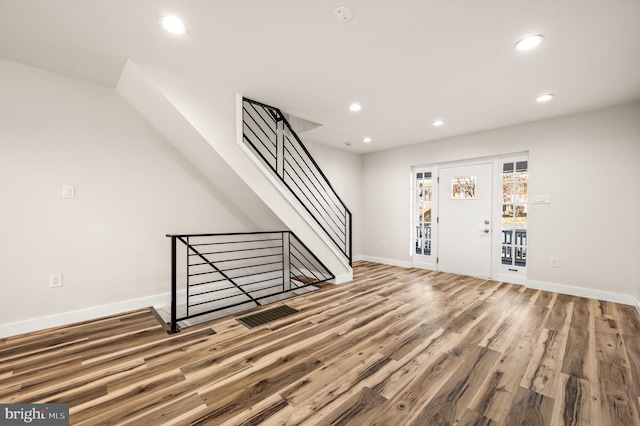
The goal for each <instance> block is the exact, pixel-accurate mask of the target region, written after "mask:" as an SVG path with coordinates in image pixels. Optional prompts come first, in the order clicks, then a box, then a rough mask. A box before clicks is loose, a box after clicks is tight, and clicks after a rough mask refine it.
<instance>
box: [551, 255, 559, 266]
mask: <svg viewBox="0 0 640 426" xmlns="http://www.w3.org/2000/svg"><path fill="white" fill-rule="evenodd" d="M551 267H552V268H557V267H558V258H557V257H552V258H551Z"/></svg>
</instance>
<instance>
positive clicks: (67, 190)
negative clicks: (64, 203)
mask: <svg viewBox="0 0 640 426" xmlns="http://www.w3.org/2000/svg"><path fill="white" fill-rule="evenodd" d="M62 198H76V187H75V186H68V185H65V186H63V187H62Z"/></svg>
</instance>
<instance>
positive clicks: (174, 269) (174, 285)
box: [171, 236, 180, 334]
mask: <svg viewBox="0 0 640 426" xmlns="http://www.w3.org/2000/svg"><path fill="white" fill-rule="evenodd" d="M176 240H177V237H175V236H172V237H171V334H173V333H177V332H179V331H180V329H179V328H178V321H177V318H178V315H177V310H178V307H177V302H178V297H177V296H178V282H177V276H178V266H177V262H178V256H177V248H176Z"/></svg>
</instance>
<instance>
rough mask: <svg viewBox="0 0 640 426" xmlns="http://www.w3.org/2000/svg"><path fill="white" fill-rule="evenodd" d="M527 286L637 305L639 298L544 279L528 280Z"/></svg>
mask: <svg viewBox="0 0 640 426" xmlns="http://www.w3.org/2000/svg"><path fill="white" fill-rule="evenodd" d="M525 285H526V286H527V287H529V288H533V289H536V290H544V291H553V292H556V293H562V294H568V295H570V296H578V297H588V298H590V299H598V300H604V301H606V302H615V303H621V304H623V305H634V300H635V304H636V308H637V307H638V306H637V299H635V297H634V296H633V295H631V294H623V293H614V292H611V291H603V290H595V289H592V288H584V287H574V286H570V285H564V284H554V283H547V282H543V281H534V280H527V281H526V284H525Z"/></svg>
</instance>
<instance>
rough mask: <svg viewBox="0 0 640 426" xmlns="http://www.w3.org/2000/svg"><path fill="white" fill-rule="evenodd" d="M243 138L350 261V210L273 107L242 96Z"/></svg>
mask: <svg viewBox="0 0 640 426" xmlns="http://www.w3.org/2000/svg"><path fill="white" fill-rule="evenodd" d="M242 113H243V114H242V117H243V119H242V129H243V132H242V138H243V140H244V142H245V144H247V146H248V147H250V148H251V150H252V152H253V153H254V154H255V155H256V156H257V157H258V158H260V159H261V160H262V163H263V164H264V165H265V166H267V167H268V168H269V170H270V171H271V173H273V174H274V175H275V176H277V178H278V179H279V181H280V182H281V183H282V185H283V186H284V187H286V188H287V190H288V191H289V192H290V193H291V194H293V196H295V198H296V200H297V201H298V202H299V203H300V205H302V206H303V207H304V209H305V210H306V211H307V213H309V215H310V216H311V217H312V218H313V220H314V221H315V222H316V223H317V224H318V226H319V227H320V228H321V229H322V231H323V232H324V234H325V235H326V236H327V238H329V239H330V240H331V241H332V242H333V244H334V245H335V247H336V248H337V249H339V250H340V251H341V252H342V254H343V255H344V256H345V258H346V259H347V260H348V261H349V265H351V262H352V251H351V238H352V235H351V212H350V211H349V209H348V208H347V206H346V205H345V203H344V202H343V201H342V199H341V198H340V197H339V196H338V194H336V192H335V190H334V189H333V187H332V186H331V183H330V182H329V180H328V179H327V177H326V176H325V175H324V173H323V172H322V170H321V169H320V167H319V166H318V164H317V163H316V162H315V160H314V159H313V157H312V156H311V154H309V151H308V150H307V148H305V146H304V144H303V143H302V141H301V140H300V138H299V137H298V135H297V134H296V132H295V131H294V130H293V129H292V128H291V125H290V124H289V122H288V120H287V119H286V118H285V116H284V114H283V113H282V112H281V111H280V110H279V109H278V108H275V107H272V106H269V105H265V104H263V103H260V102H256V101H252V100H250V99H246V98H244V99H243V100H242Z"/></svg>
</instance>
